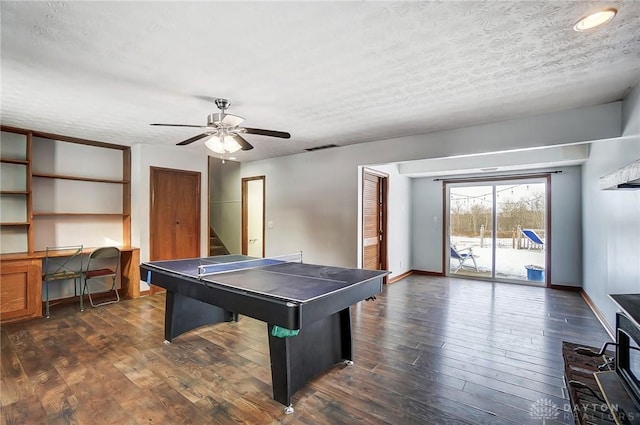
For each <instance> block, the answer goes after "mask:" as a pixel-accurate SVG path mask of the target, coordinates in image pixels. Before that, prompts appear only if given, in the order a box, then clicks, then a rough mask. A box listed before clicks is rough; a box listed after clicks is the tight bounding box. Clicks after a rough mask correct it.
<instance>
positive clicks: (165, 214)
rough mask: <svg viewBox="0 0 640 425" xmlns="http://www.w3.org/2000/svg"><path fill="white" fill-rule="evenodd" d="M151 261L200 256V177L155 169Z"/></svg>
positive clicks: (151, 216)
mask: <svg viewBox="0 0 640 425" xmlns="http://www.w3.org/2000/svg"><path fill="white" fill-rule="evenodd" d="M150 180H151V209H150V214H149V215H150V223H149V232H150V233H149V235H150V255H149V256H150V260H151V261H154V260H170V259H177V258H195V257H199V256H200V173H199V172H193V171H183V170H173V169H167V168H158V167H151V178H150Z"/></svg>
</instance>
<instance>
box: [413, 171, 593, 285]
mask: <svg viewBox="0 0 640 425" xmlns="http://www.w3.org/2000/svg"><path fill="white" fill-rule="evenodd" d="M531 171H532V172H535V173H543V172H545V171H561V173H558V174H552V175H551V231H552V232H553V237H552V238H551V264H552V266H551V283H552V284H554V285H565V286H581V284H582V248H581V247H582V220H581V207H582V205H581V191H580V178H581V177H580V166H575V167H557V168H553V169H549V170H545V169H537V170H531ZM507 174H514V173H502V174H501V175H507ZM482 177H487V178H489V177H490V176H489V175H486V174H485V175H482ZM412 183H413V184H412V196H411V199H412V207H411V208H412V213H411V215H412V217H413V220H412V226H411V227H412V228H413V240H412V245H411V246H412V264H413V268H414V269H415V270H423V271H429V272H436V273H442V272H444V271H443V270H442V246H443V239H442V238H443V230H442V226H443V223H444V217H443V215H442V214H443V212H444V210H443V208H444V207H443V204H442V202H443V196H442V182H441V181H434V177H429V178H420V179H413V182H412Z"/></svg>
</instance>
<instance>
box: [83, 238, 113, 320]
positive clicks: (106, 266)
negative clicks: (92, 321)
mask: <svg viewBox="0 0 640 425" xmlns="http://www.w3.org/2000/svg"><path fill="white" fill-rule="evenodd" d="M119 268H120V250H119V249H118V248H116V247H115V246H108V247H104V248H98V249H96V250H94V251H93V252H92V253H91V254H89V260H88V261H87V270H86V271H85V272H84V285H83V286H82V297H81V298H83V297H84V294H85V293H86V294H87V295H89V302H90V303H91V306H92V307H98V306H101V305H105V304H113V303H117V302H118V301H120V295H119V294H118V288H116V277H117V276H118V270H119ZM109 278H111V287H109V283H108V282H109ZM94 279H99V280H102V284H103V285H104V288H106V289H103V290H101V291H93V292H92V291H91V288H90V287H91V286H94V285H90V284H89V282H90V281H92V280H94ZM105 284H106V285H105ZM107 292H115V299H114V298H113V297H111V298H110V299H107V301H102V302H100V303H94V302H93V297H92V295H95V294H103V293H107ZM80 308H81V309H82V310H84V305H83V304H82V301H81V302H80Z"/></svg>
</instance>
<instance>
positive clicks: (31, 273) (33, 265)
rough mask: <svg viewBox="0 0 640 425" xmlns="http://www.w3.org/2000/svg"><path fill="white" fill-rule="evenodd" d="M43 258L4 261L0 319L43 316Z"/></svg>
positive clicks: (0, 293) (11, 319)
mask: <svg viewBox="0 0 640 425" xmlns="http://www.w3.org/2000/svg"><path fill="white" fill-rule="evenodd" d="M41 270H42V260H37V259H26V260H13V261H3V262H2V269H0V276H1V277H2V282H1V283H0V320H1V321H2V322H3V323H4V322H8V321H15V320H21V319H27V318H33V317H39V316H42V302H41V299H42V284H41V282H42V281H41V275H42V273H41Z"/></svg>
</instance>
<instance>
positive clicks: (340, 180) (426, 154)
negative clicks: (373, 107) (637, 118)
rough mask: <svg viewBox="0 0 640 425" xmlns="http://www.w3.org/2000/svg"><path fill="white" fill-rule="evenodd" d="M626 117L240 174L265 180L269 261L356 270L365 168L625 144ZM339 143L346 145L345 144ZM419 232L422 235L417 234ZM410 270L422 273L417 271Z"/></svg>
mask: <svg viewBox="0 0 640 425" xmlns="http://www.w3.org/2000/svg"><path fill="white" fill-rule="evenodd" d="M620 113H621V104H620V102H614V103H610V104H605V105H599V106H594V107H589V108H582V109H576V110H570V111H562V112H555V113H550V114H544V115H539V116H535V117H529V118H522V119H516V120H510V121H503V122H499V123H494V124H487V125H482V126H474V127H466V128H460V129H455V130H450V131H444V132H440V133H433V134H425V135H418V136H409V137H403V138H398V139H393V140H383V141H377V142H371V143H363V144H356V145H349V146H345V147H340V148H334V149H328V150H323V151H317V152H311V153H301V154H297V155H291V156H286V157H280V158H274V159H268V160H262V161H254V162H249V163H242V165H241V175H242V176H243V177H247V176H254V175H265V176H266V183H267V187H266V220H267V221H273V224H274V226H273V228H271V229H267V230H266V235H265V241H266V255H276V254H283V253H288V252H295V251H299V250H302V251H303V252H304V255H305V260H306V261H309V262H318V263H325V264H333V265H338V266H357V264H358V255H359V251H358V243H359V241H358V234H359V226H358V202H359V201H358V197H359V195H358V193H359V186H358V181H359V180H358V179H359V177H358V176H359V170H358V167H359V166H362V165H372V164H385V163H391V162H397V161H408V160H415V159H424V158H438V157H449V156H454V155H463V154H474V153H482V152H495V151H507V150H513V149H522V148H527V147H532V146H536V147H543V146H558V145H564V144H570V143H576V142H582V141H589V140H595V139H601V138H611V137H619V136H620V132H621V129H620ZM335 142H336V144H339V143H340V141H339V140H336V141H335ZM294 143H295V142H294ZM396 186H397V185H396V183H395V181H394V179H393V178H392V179H391V182H390V190H391V191H392V192H393V191H394V187H396ZM407 202H409V201H408V200H407ZM400 215H402V213H400ZM432 215H433V214H432ZM578 216H579V214H578ZM413 231H415V232H419V231H421V230H420V229H418V228H415V229H413ZM412 239H413V238H412ZM398 243H406V241H402V242H398ZM411 243H412V247H413V248H415V246H413V242H411ZM439 246H441V242H440V245H439ZM402 249H403V248H402V247H401V246H396V245H392V246H389V250H390V252H401V251H402ZM414 252H415V251H414ZM411 260H412V258H411V254H407V255H406V258H404V259H402V260H400V258H398V259H397V261H396V260H394V263H393V264H391V265H390V269H391V270H392V272H393V275H398V274H400V273H401V270H402V269H400V268H399V262H400V261H402V262H403V265H404V264H409V263H410V262H411ZM411 267H413V268H415V266H414V265H412V266H411ZM403 268H404V267H403ZM393 275H392V276H393Z"/></svg>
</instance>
